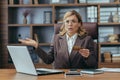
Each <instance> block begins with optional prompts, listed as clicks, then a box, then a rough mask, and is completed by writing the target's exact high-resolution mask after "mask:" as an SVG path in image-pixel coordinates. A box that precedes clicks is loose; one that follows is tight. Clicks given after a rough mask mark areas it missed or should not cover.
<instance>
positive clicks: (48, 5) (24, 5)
mask: <svg viewBox="0 0 120 80" xmlns="http://www.w3.org/2000/svg"><path fill="white" fill-rule="evenodd" d="M52 6H53V5H52V4H37V5H36V4H35V5H34V4H22V5H20V4H14V5H8V7H52Z"/></svg>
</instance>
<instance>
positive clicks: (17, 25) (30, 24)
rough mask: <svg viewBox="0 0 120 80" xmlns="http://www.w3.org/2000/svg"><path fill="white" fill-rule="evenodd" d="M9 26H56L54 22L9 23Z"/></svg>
mask: <svg viewBox="0 0 120 80" xmlns="http://www.w3.org/2000/svg"><path fill="white" fill-rule="evenodd" d="M8 26H9V27H15V26H16V27H17V26H18V27H19V26H54V24H8Z"/></svg>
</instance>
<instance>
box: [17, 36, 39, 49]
mask: <svg viewBox="0 0 120 80" xmlns="http://www.w3.org/2000/svg"><path fill="white" fill-rule="evenodd" d="M19 42H21V43H22V44H24V45H28V46H33V47H35V48H37V47H38V43H37V42H36V41H35V40H33V39H30V38H26V39H19Z"/></svg>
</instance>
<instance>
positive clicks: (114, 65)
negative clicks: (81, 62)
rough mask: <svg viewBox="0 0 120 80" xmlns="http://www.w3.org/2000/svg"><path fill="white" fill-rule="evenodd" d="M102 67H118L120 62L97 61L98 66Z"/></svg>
mask: <svg viewBox="0 0 120 80" xmlns="http://www.w3.org/2000/svg"><path fill="white" fill-rule="evenodd" d="M102 67H109V68H118V67H120V63H99V68H102Z"/></svg>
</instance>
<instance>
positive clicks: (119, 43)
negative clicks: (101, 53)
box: [99, 42, 120, 45]
mask: <svg viewBox="0 0 120 80" xmlns="http://www.w3.org/2000/svg"><path fill="white" fill-rule="evenodd" d="M99 45H120V42H114V43H110V42H100V43H99Z"/></svg>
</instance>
